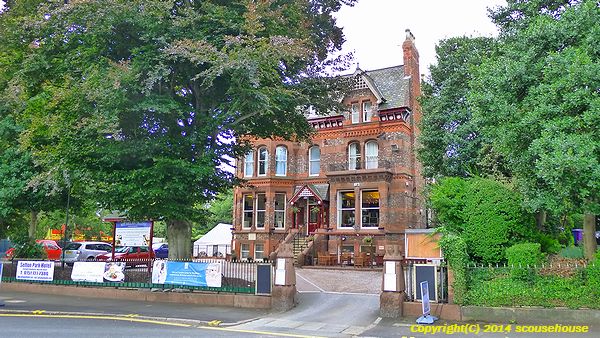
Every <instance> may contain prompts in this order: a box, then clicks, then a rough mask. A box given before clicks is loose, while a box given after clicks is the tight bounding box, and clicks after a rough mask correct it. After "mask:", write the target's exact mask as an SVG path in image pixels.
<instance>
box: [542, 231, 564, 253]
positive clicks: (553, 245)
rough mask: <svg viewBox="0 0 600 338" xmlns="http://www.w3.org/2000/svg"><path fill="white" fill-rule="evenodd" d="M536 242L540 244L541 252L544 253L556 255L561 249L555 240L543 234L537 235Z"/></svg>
mask: <svg viewBox="0 0 600 338" xmlns="http://www.w3.org/2000/svg"><path fill="white" fill-rule="evenodd" d="M537 242H538V243H540V245H541V247H542V252H545V253H549V254H557V253H558V252H559V251H560V249H561V246H560V243H559V242H558V240H557V239H556V238H554V237H552V236H550V235H547V234H544V233H540V234H538V236H537Z"/></svg>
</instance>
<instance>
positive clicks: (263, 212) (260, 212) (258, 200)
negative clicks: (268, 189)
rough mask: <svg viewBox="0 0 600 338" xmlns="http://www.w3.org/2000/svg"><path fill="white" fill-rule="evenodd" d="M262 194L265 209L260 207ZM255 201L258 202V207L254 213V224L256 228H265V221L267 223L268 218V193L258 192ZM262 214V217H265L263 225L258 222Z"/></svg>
mask: <svg viewBox="0 0 600 338" xmlns="http://www.w3.org/2000/svg"><path fill="white" fill-rule="evenodd" d="M261 196H262V198H263V201H264V209H259V208H258V205H259V203H260V198H261ZM255 203H256V209H255V213H254V216H255V221H254V226H255V228H256V229H264V228H265V223H266V220H267V194H266V193H262V192H261V193H257V194H256V202H255ZM260 214H262V218H263V222H262V225H259V223H258V220H259V218H260V216H259V215H260Z"/></svg>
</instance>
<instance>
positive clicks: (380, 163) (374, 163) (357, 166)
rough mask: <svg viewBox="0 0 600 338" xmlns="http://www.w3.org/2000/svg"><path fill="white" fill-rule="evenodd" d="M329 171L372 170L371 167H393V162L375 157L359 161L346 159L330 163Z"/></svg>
mask: <svg viewBox="0 0 600 338" xmlns="http://www.w3.org/2000/svg"><path fill="white" fill-rule="evenodd" d="M327 168H328V169H329V171H348V170H350V171H352V170H371V169H391V168H392V163H391V162H390V161H389V160H385V159H381V158H375V159H367V160H364V159H363V160H358V161H345V162H337V163H329V165H328V167H327Z"/></svg>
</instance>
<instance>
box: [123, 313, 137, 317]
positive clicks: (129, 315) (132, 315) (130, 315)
mask: <svg viewBox="0 0 600 338" xmlns="http://www.w3.org/2000/svg"><path fill="white" fill-rule="evenodd" d="M138 316H139V315H138V314H135V313H130V314H128V315H125V316H124V317H128V318H133V317H138Z"/></svg>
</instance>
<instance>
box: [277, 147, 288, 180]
mask: <svg viewBox="0 0 600 338" xmlns="http://www.w3.org/2000/svg"><path fill="white" fill-rule="evenodd" d="M286 173H287V148H286V147H282V146H279V147H277V148H276V149H275V175H277V176H285V175H286Z"/></svg>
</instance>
